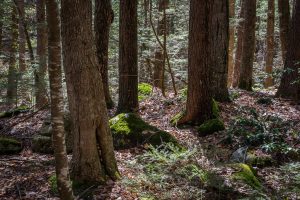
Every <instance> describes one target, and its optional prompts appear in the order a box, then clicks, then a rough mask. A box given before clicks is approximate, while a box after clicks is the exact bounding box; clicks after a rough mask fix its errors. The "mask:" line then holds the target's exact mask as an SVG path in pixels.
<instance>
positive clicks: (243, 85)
mask: <svg viewBox="0 0 300 200" xmlns="http://www.w3.org/2000/svg"><path fill="white" fill-rule="evenodd" d="M244 3H245V22H244V33H243V45H242V57H241V69H240V78H239V88H240V89H244V90H249V91H251V90H252V78H253V77H252V75H253V62H254V52H255V25H256V0H244Z"/></svg>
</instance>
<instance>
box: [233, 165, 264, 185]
mask: <svg viewBox="0 0 300 200" xmlns="http://www.w3.org/2000/svg"><path fill="white" fill-rule="evenodd" d="M235 167H237V168H238V169H239V170H240V171H239V172H236V173H234V174H233V179H235V180H241V181H243V182H244V183H246V184H247V185H249V186H251V187H252V188H253V189H256V190H262V184H261V183H260V181H259V180H258V179H257V178H256V172H255V170H254V169H253V168H252V167H251V166H249V165H246V164H243V163H239V164H235Z"/></svg>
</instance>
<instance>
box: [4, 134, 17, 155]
mask: <svg viewBox="0 0 300 200" xmlns="http://www.w3.org/2000/svg"><path fill="white" fill-rule="evenodd" d="M21 151H22V144H21V142H19V141H17V140H15V139H12V138H6V137H0V155H1V154H15V153H19V152H21Z"/></svg>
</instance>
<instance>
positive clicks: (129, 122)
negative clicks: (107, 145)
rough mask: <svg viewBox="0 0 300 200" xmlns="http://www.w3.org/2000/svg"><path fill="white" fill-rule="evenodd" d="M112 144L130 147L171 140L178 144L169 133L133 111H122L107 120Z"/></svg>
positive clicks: (118, 147) (119, 146)
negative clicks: (112, 140) (147, 121)
mask: <svg viewBox="0 0 300 200" xmlns="http://www.w3.org/2000/svg"><path fill="white" fill-rule="evenodd" d="M109 124H110V128H111V131H112V135H113V138H114V145H115V148H117V149H124V148H131V147H134V146H137V145H139V144H144V143H148V144H152V145H154V146H158V145H160V144H162V143H164V142H166V143H168V142H171V143H173V144H176V145H178V146H180V145H179V144H178V142H177V140H176V139H175V137H174V136H172V135H171V134H169V133H167V132H165V131H162V130H159V129H158V128H156V127H154V126H151V125H149V124H148V123H146V122H145V121H144V120H142V119H141V118H140V117H139V116H137V115H136V114H133V113H122V114H119V115H117V116H116V117H114V118H112V119H111V120H110V121H109Z"/></svg>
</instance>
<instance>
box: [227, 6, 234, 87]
mask: <svg viewBox="0 0 300 200" xmlns="http://www.w3.org/2000/svg"><path fill="white" fill-rule="evenodd" d="M234 18H235V0H229V19H230V20H231V22H230V23H229V48H228V84H227V86H228V87H231V86H232V81H233V67H234V62H233V58H234V44H235V25H234V23H233V20H234Z"/></svg>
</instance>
